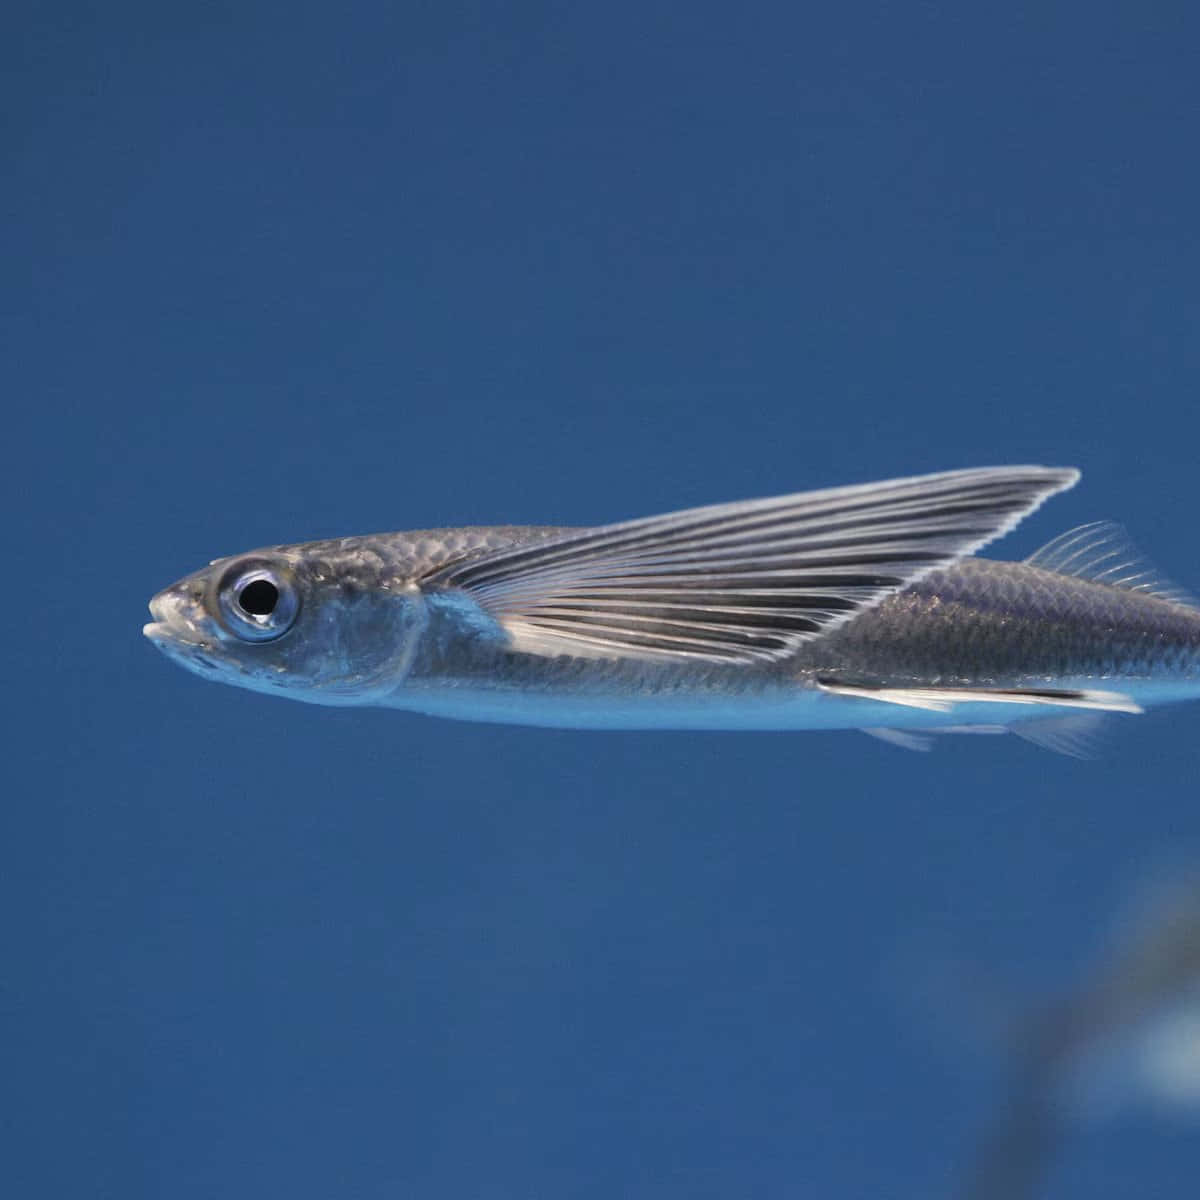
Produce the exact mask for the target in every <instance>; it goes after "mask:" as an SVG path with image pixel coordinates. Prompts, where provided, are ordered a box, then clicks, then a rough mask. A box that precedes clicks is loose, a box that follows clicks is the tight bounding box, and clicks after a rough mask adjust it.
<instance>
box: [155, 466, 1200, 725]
mask: <svg viewBox="0 0 1200 1200" xmlns="http://www.w3.org/2000/svg"><path fill="white" fill-rule="evenodd" d="M1076 478H1077V473H1076V472H1074V471H1072V470H1070V469H1064V468H1032V467H1028V468H1027V467H1013V468H985V469H981V470H976V471H964V472H949V473H945V474H942V475H935V476H925V477H919V478H917V479H906V480H894V481H887V482H885V483H882V484H868V485H859V486H856V487H850V488H843V489H831V490H828V491H823V492H815V493H802V494H799V495H797V496H792V497H782V498H778V499H772V500H766V501H752V502H740V503H737V504H733V505H717V506H712V507H710V508H706V509H694V510H689V511H686V512H683V513H675V514H668V515H667V516H665V517H660V518H647V519H644V520H642V521H634V522H625V523H623V524H620V525H615V526H604V527H599V528H597V529H571V528H564V527H558V526H546V527H541V526H538V527H527V526H526V527H521V526H488V527H473V528H464V529H449V530H425V531H416V532H410V533H390V534H380V535H370V536H365V537H351V538H344V539H337V540H331V541H323V542H310V543H301V544H295V545H285V546H276V547H270V548H267V549H264V550H258V551H254V552H252V553H250V554H247V555H239V556H236V557H234V558H229V559H219V560H217V561H216V562H214V563H213V564H211V565H210V566H209V567H207V568H205V569H204V570H202V571H199V572H196V573H195V574H194V575H192V576H189V577H187V578H186V579H184V580H181V581H180V582H179V583H178V584H176V585H174V586H173V587H171V588H168V589H166V590H165V591H164V592H161V593H160V594H159V595H158V596H156V597H155V598H154V600H153V601H152V602H151V612H152V614H153V615H154V617H155V621H154V622H153V623H151V624H150V625H148V626H146V629H145V632H146V634H147V636H148V637H150V639H151V640H152V641H154V642H155V643H156V644H157V645H158V646H159V647H160V648H161V649H163V650H164V651H165V652H166V653H167V654H168V655H170V656H171V657H173V658H175V659H177V660H178V661H179V662H181V663H182V664H183V665H184V666H186V667H188V668H189V669H192V670H194V671H196V672H197V673H200V674H203V675H206V676H208V677H211V678H216V679H219V680H223V681H225V682H230V683H235V684H238V685H240V686H243V687H249V688H253V689H255V690H259V691H265V692H269V693H274V694H279V695H286V696H290V697H293V698H297V699H302V700H306V701H310V702H314V703H323V704H339V705H372V706H383V707H391V708H398V709H406V710H412V711H416V712H421V713H426V714H430V715H436V716H445V717H455V718H464V719H473V720H486V721H500V722H506V723H515V724H527V725H540V726H557V727H567V728H593V729H710V730H717V729H763V730H798V729H837V728H861V729H867V730H868V731H872V732H877V733H880V734H881V736H883V735H885V734H886V733H887V731H889V730H891V731H913V730H916V731H922V730H925V731H935V732H936V731H940V730H952V731H963V732H966V731H986V732H998V731H1001V730H1003V729H1006V728H1010V727H1015V728H1018V732H1019V731H1020V729H1021V728H1025V729H1032V728H1034V727H1035V723H1036V724H1037V725H1039V726H1046V725H1049V724H1050V721H1051V720H1053V722H1055V726H1056V727H1057V726H1061V725H1063V723H1069V722H1071V721H1076V722H1078V721H1079V720H1080V719H1082V720H1085V721H1086V720H1089V719H1091V718H1092V717H1093V715H1094V714H1096V713H1103V712H1106V711H1123V712H1137V711H1140V710H1141V708H1142V707H1144V706H1145V705H1148V704H1152V703H1160V702H1165V701H1169V700H1177V699H1186V698H1190V697H1192V696H1198V695H1200V611H1197V609H1196V608H1194V607H1193V606H1191V605H1190V603H1188V601H1187V598H1186V597H1185V596H1184V595H1183V594H1182V593H1179V592H1178V591H1177V590H1174V589H1172V588H1171V587H1170V586H1169V585H1167V584H1166V583H1164V582H1163V581H1161V580H1159V579H1158V578H1157V577H1156V576H1154V575H1153V574H1152V573H1151V572H1149V570H1148V569H1146V568H1144V567H1143V565H1142V564H1140V563H1139V562H1136V561H1135V560H1134V559H1133V557H1132V556H1131V553H1130V552H1129V551H1128V548H1127V546H1126V545H1124V544H1123V543H1122V542H1121V541H1120V540H1119V539H1118V537H1117V536H1116V534H1115V533H1114V531H1113V529H1112V528H1111V527H1108V526H1090V527H1084V529H1082V530H1079V531H1073V532H1072V533H1071V534H1068V535H1064V536H1063V537H1062V538H1058V539H1055V541H1054V542H1052V543H1050V545H1049V546H1047V547H1046V548H1044V549H1043V551H1039V553H1038V554H1037V555H1034V556H1033V558H1032V559H1030V560H1028V561H1027V562H1024V563H1009V562H997V561H993V560H988V559H981V558H976V557H973V555H974V552H975V551H976V550H977V549H978V548H979V547H980V546H981V545H983V544H985V543H986V542H987V541H990V540H991V539H992V538H994V537H996V536H1000V535H1001V534H1002V533H1004V532H1006V531H1007V530H1008V529H1009V528H1011V527H1012V525H1014V524H1015V523H1016V522H1017V521H1018V520H1020V519H1021V518H1022V517H1024V516H1025V515H1026V514H1027V513H1028V512H1030V511H1032V509H1033V508H1035V507H1037V505H1038V504H1040V503H1041V502H1042V500H1043V499H1045V498H1046V497H1047V496H1049V495H1052V494H1054V493H1055V492H1057V491H1061V490H1062V489H1063V488H1065V487H1069V486H1071V485H1072V484H1073V483H1074V482H1075V479H1076ZM888 736H889V740H900V741H902V743H903V742H904V738H905V736H906V735H905V734H903V733H902V732H897V733H895V734H892V735H888ZM1054 736H1057V735H1054ZM1046 740H1047V741H1049V740H1051V739H1050V738H1049V737H1047V739H1046ZM904 744H910V743H904ZM911 744H914V745H915V744H916V743H911ZM1056 748H1063V747H1056Z"/></svg>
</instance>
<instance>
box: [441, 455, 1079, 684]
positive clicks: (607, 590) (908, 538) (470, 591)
mask: <svg viewBox="0 0 1200 1200" xmlns="http://www.w3.org/2000/svg"><path fill="white" fill-rule="evenodd" d="M1078 477H1079V473H1078V472H1077V471H1075V470H1073V469H1070V468H1052V467H988V468H981V469H979V470H969V471H952V472H948V473H945V474H941V475H926V476H921V477H918V478H913V479H897V480H890V481H887V482H884V483H872V484H865V485H861V486H856V487H844V488H834V489H831V490H828V491H818V492H804V493H800V494H797V495H792V496H782V497H777V498H775V499H768V500H751V501H743V502H740V503H734V504H720V505H714V506H711V507H708V508H696V509H690V510H687V511H684V512H677V513H670V514H667V515H666V516H660V517H648V518H644V519H642V520H637V521H628V522H625V523H624V524H620V525H607V526H602V527H600V528H596V529H585V530H577V531H571V532H569V533H564V534H562V535H560V536H557V537H553V538H549V539H547V540H546V541H543V542H539V543H538V544H537V545H535V546H523V547H516V548H510V549H504V550H499V551H495V552H493V553H490V554H487V555H484V556H482V557H478V558H473V559H470V560H467V561H464V562H461V563H458V564H452V565H451V566H449V567H446V568H443V569H442V570H441V571H439V572H436V573H435V574H433V575H431V576H429V577H428V578H427V579H425V580H423V581H422V584H423V586H424V587H426V588H430V589H434V590H437V589H451V590H455V591H457V592H459V593H460V594H461V595H463V596H465V597H468V598H469V599H470V600H471V601H472V602H473V603H474V604H476V605H478V606H479V608H480V609H481V610H482V612H483V613H485V614H486V615H487V616H488V617H489V618H491V619H492V620H494V621H495V622H497V623H498V624H499V626H500V627H501V628H502V629H503V631H504V634H505V635H506V636H507V638H508V642H509V644H510V645H511V646H512V648H513V649H516V650H521V651H524V652H526V653H533V654H543V655H573V656H584V657H605V658H643V659H659V660H696V659H700V660H707V661H712V662H723V663H756V662H757V663H762V662H771V661H775V660H779V659H783V658H786V657H788V656H789V655H790V654H792V653H793V652H794V651H795V649H796V647H797V646H798V645H800V643H802V642H804V641H807V640H809V639H811V638H815V637H819V636H821V634H823V633H825V632H827V631H828V630H830V629H833V628H835V627H836V626H838V625H839V624H841V623H842V622H844V621H847V620H849V619H850V618H851V617H853V616H855V615H856V614H857V613H859V612H861V611H863V610H864V609H866V608H870V607H871V606H873V605H875V604H877V603H879V601H880V600H882V599H883V598H884V597H885V596H887V595H888V594H890V593H891V592H894V591H897V590H899V589H901V588H904V587H907V586H908V585H909V584H911V583H913V582H914V581H916V580H917V579H919V578H921V577H922V576H923V575H925V574H927V573H928V572H929V571H931V570H934V569H936V568H939V567H944V566H946V565H947V564H948V563H950V562H953V561H954V560H955V559H957V558H959V557H961V556H963V555H966V554H970V553H972V552H974V551H975V550H978V549H979V548H980V547H981V546H983V545H985V544H986V543H988V542H990V541H992V540H993V539H994V538H997V537H999V536H1001V535H1002V534H1004V533H1006V532H1007V531H1008V530H1010V529H1011V528H1012V527H1013V526H1014V525H1016V524H1017V522H1018V521H1020V520H1021V519H1022V518H1023V517H1025V516H1026V515H1028V514H1029V513H1030V512H1032V511H1033V510H1034V509H1035V508H1037V506H1038V505H1039V504H1041V503H1042V501H1043V500H1045V499H1047V498H1048V497H1049V496H1052V495H1054V493H1056V492H1059V491H1062V490H1064V489H1065V488H1068V487H1070V486H1071V485H1072V484H1074V483H1075V481H1076V479H1078Z"/></svg>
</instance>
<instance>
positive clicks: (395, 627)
mask: <svg viewBox="0 0 1200 1200" xmlns="http://www.w3.org/2000/svg"><path fill="white" fill-rule="evenodd" d="M150 613H151V615H152V616H153V617H154V620H153V621H151V622H150V623H149V624H147V625H145V626H144V627H143V630H142V632H143V633H144V634H145V635H146V637H147V638H149V639H150V641H151V642H153V643H154V645H156V646H157V647H158V648H159V649H160V650H161V651H163V653H164V654H166V655H167V656H168V657H169V658H172V659H174V660H175V661H176V662H177V663H179V664H180V665H181V666H183V667H186V668H187V669H188V670H189V671H194V672H195V673H196V674H197V675H201V676H203V677H204V678H206V679H212V680H215V681H217V682H220V683H229V684H233V685H235V686H237V687H244V688H250V689H251V690H253V691H258V692H267V693H269V694H273V695H280V696H287V697H290V698H292V699H297V700H306V701H309V702H311V703H315V704H338V705H344V704H367V703H371V702H373V701H376V700H378V699H379V697H380V696H381V695H384V694H386V693H387V692H389V691H391V690H394V689H395V688H397V687H399V686H400V685H402V683H403V681H404V677H405V675H406V674H407V671H408V667H409V665H410V664H411V661H412V656H413V651H414V649H415V646H416V643H417V640H418V639H419V637H420V633H421V631H422V630H423V628H424V625H425V623H426V617H425V609H424V600H423V597H422V595H421V593H420V591H419V590H418V589H417V588H416V587H415V586H412V585H406V584H405V583H404V581H403V580H400V581H393V580H388V579H386V578H383V577H382V576H381V574H380V571H379V570H378V564H377V563H374V562H372V561H371V560H370V556H369V555H364V554H363V553H362V552H361V551H357V550H356V549H355V548H354V547H346V546H344V545H343V546H340V547H338V548H337V550H335V551H333V552H330V553H325V554H317V555H314V554H312V553H310V552H306V550H305V549H304V548H301V547H272V548H271V549H268V550H260V551H253V552H251V553H249V554H242V555H237V556H235V557H232V558H222V559H217V560H215V561H214V562H212V563H210V564H209V566H207V567H205V568H203V569H202V570H199V571H196V572H194V573H193V574H191V575H188V576H185V577H184V578H183V579H181V580H179V582H178V583H174V584H172V585H171V586H170V587H168V588H165V589H164V590H163V591H161V592H159V593H158V595H156V596H155V597H154V598H153V599H152V600H151V601H150Z"/></svg>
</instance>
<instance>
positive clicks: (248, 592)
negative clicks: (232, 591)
mask: <svg viewBox="0 0 1200 1200" xmlns="http://www.w3.org/2000/svg"><path fill="white" fill-rule="evenodd" d="M278 603H279V589H278V588H277V587H276V586H275V585H274V584H273V583H272V582H271V581H270V580H269V579H255V580H253V581H252V582H250V583H248V584H246V586H245V587H244V588H242V590H241V591H240V592H239V593H238V604H239V606H240V607H241V609H242V611H243V612H247V613H249V614H250V615H251V616H252V617H269V616H270V615H271V614H272V613H273V612H274V611H275V605H276V604H278Z"/></svg>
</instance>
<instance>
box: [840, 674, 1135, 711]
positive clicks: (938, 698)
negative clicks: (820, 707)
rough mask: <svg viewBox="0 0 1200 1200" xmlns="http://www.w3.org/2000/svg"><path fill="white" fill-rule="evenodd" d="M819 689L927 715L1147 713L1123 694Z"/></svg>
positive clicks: (850, 686)
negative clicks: (987, 709)
mask: <svg viewBox="0 0 1200 1200" xmlns="http://www.w3.org/2000/svg"><path fill="white" fill-rule="evenodd" d="M817 687H819V688H820V689H821V691H823V692H828V693H830V694H831V695H837V696H854V697H858V698H859V699H862V700H874V701H876V702H878V703H882V704H899V705H901V706H902V707H904V708H920V709H925V710H926V711H927V712H940V713H949V712H953V711H954V707H955V705H957V704H1028V705H1040V706H1042V707H1046V708H1083V709H1092V710H1094V711H1096V712H1123V713H1135V714H1136V713H1140V712H1142V711H1144V710H1143V709H1142V706H1141V705H1140V704H1138V703H1137V702H1136V701H1135V700H1134V699H1133V698H1132V697H1130V696H1126V695H1125V694H1124V693H1123V692H1106V691H1100V690H1094V689H1091V688H1085V689H1070V690H1068V689H1055V688H966V687H961V688H893V687H872V686H869V685H861V684H844V683H838V682H836V681H835V680H828V679H823V680H818V681H817Z"/></svg>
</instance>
